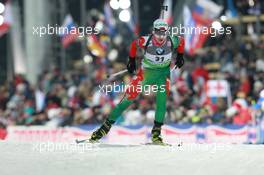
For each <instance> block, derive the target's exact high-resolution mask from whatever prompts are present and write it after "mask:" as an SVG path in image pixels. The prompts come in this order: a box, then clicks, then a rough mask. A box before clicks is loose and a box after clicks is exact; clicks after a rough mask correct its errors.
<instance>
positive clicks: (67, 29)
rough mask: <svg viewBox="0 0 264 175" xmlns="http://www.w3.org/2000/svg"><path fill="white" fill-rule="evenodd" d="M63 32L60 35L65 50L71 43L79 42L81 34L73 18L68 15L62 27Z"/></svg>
mask: <svg viewBox="0 0 264 175" xmlns="http://www.w3.org/2000/svg"><path fill="white" fill-rule="evenodd" d="M61 28H62V29H63V32H62V33H60V36H61V38H62V40H61V41H62V45H63V47H64V48H66V47H68V46H69V45H70V44H71V43H73V42H74V41H76V40H77V38H78V36H79V33H78V30H77V27H76V26H75V24H74V22H73V19H72V16H71V15H67V16H66V17H65V19H64V22H63V25H62V26H61Z"/></svg>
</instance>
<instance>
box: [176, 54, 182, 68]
mask: <svg viewBox="0 0 264 175" xmlns="http://www.w3.org/2000/svg"><path fill="white" fill-rule="evenodd" d="M175 64H176V65H177V67H178V68H181V67H182V66H183V65H184V59H183V54H182V53H178V55H177V58H176V62H175Z"/></svg>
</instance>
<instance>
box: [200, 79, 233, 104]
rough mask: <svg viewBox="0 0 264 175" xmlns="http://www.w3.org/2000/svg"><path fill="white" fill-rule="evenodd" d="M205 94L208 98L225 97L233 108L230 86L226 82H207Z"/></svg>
mask: <svg viewBox="0 0 264 175" xmlns="http://www.w3.org/2000/svg"><path fill="white" fill-rule="evenodd" d="M205 93H206V97H207V98H209V99H210V98H214V97H225V98H227V104H228V106H231V102H232V97H231V90H230V85H229V83H228V82H227V81H226V80H208V81H207V82H206V87H205Z"/></svg>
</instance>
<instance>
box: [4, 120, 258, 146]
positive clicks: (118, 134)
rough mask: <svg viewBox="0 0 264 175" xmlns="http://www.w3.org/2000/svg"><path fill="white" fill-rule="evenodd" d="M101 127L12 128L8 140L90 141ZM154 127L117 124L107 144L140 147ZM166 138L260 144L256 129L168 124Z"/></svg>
mask: <svg viewBox="0 0 264 175" xmlns="http://www.w3.org/2000/svg"><path fill="white" fill-rule="evenodd" d="M97 127H98V126H97V125H85V126H79V127H64V128H50V127H45V126H30V127H27V126H12V127H8V134H7V136H6V140H8V141H19V142H33V141H37V142H47V141H50V142H72V143H74V141H75V139H87V138H89V137H90V136H91V134H92V132H93V131H94V130H95V129H96V128H97ZM151 129H152V127H151V126H146V125H140V126H133V127H132V126H130V127H125V126H119V125H114V126H113V127H112V129H111V131H110V132H109V134H108V135H107V136H106V137H104V138H103V139H102V142H103V143H119V144H140V143H146V142H150V137H151ZM162 136H163V138H164V141H165V142H168V143H172V144H178V143H180V142H183V143H236V144H242V143H256V138H257V127H256V126H254V127H253V126H234V125H228V126H218V125H164V126H163V127H162Z"/></svg>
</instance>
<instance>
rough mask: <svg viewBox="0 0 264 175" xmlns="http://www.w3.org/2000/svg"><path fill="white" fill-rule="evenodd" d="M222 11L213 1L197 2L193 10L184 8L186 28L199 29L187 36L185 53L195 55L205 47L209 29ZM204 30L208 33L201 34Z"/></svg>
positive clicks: (201, 0) (203, 0)
mask: <svg viewBox="0 0 264 175" xmlns="http://www.w3.org/2000/svg"><path fill="white" fill-rule="evenodd" d="M222 9H223V7H222V6H219V5H217V4H216V3H214V2H212V1H211V0H197V1H196V4H195V5H194V8H193V9H192V10H190V9H189V7H188V6H185V7H184V10H183V16H184V26H185V27H186V28H188V29H192V28H196V29H199V30H194V31H193V30H192V31H191V32H190V33H186V34H185V36H184V37H185V41H186V47H185V51H186V52H187V53H189V54H190V55H193V54H194V53H195V51H196V50H197V49H199V48H201V47H203V45H204V43H205V41H206V39H207V38H208V36H209V34H210V33H209V31H210V30H209V27H210V25H211V23H212V22H213V20H214V19H215V18H216V17H218V16H219V14H220V13H221V11H222ZM204 29H207V31H208V32H201V31H203V30H204ZM197 31H199V32H197Z"/></svg>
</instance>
